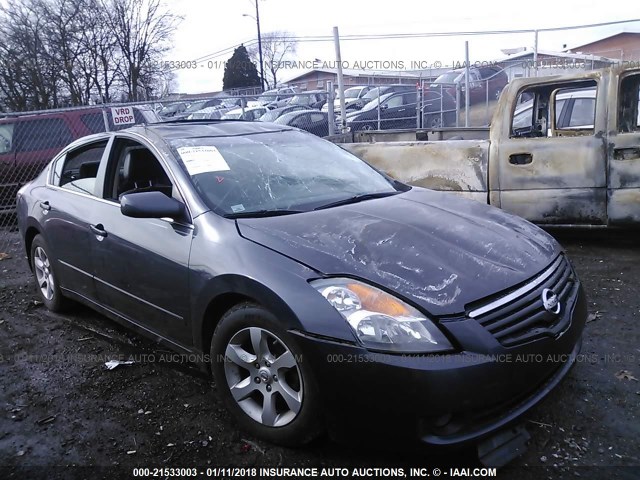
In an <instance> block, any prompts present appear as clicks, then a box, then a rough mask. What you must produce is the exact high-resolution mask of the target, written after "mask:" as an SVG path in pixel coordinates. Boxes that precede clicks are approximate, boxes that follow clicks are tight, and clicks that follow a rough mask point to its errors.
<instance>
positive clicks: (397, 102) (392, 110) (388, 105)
mask: <svg viewBox="0 0 640 480" xmlns="http://www.w3.org/2000/svg"><path fill="white" fill-rule="evenodd" d="M414 113H415V110H414ZM406 116H407V106H406V105H405V104H404V102H403V94H402V93H398V94H396V95H391V96H390V97H389V98H388V99H386V100H385V101H384V102H383V103H382V104H381V105H380V126H381V128H382V129H383V130H387V129H392V128H402V125H403V123H404V122H406Z"/></svg>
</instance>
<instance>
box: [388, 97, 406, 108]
mask: <svg viewBox="0 0 640 480" xmlns="http://www.w3.org/2000/svg"><path fill="white" fill-rule="evenodd" d="M384 104H385V105H386V106H387V107H388V108H396V107H401V106H402V95H396V96H394V97H391V98H389V99H388V100H387V101H386V102H384Z"/></svg>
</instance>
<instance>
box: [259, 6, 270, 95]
mask: <svg viewBox="0 0 640 480" xmlns="http://www.w3.org/2000/svg"><path fill="white" fill-rule="evenodd" d="M256 24H257V25H258V55H259V57H260V84H261V86H262V91H263V92H264V65H263V63H262V36H261V35H260V10H259V9H258V0H256ZM274 87H275V85H274Z"/></svg>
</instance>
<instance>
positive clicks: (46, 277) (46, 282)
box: [33, 247, 55, 300]
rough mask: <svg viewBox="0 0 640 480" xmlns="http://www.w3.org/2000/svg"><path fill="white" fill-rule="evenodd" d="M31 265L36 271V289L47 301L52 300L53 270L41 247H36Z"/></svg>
mask: <svg viewBox="0 0 640 480" xmlns="http://www.w3.org/2000/svg"><path fill="white" fill-rule="evenodd" d="M34 253H35V255H34V259H33V264H34V267H35V270H36V279H37V280H38V288H40V293H41V294H42V296H43V297H44V298H46V299H47V300H51V299H53V293H54V290H53V289H54V285H55V280H54V278H53V270H52V269H51V262H50V261H49V257H48V256H47V252H45V251H44V248H42V247H36V249H35V252H34Z"/></svg>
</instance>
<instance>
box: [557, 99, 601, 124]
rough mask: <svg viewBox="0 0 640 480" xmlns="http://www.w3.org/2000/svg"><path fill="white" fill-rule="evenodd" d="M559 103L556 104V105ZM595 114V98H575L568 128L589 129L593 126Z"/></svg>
mask: <svg viewBox="0 0 640 480" xmlns="http://www.w3.org/2000/svg"><path fill="white" fill-rule="evenodd" d="M558 103H559V102H556V104H558ZM595 113H596V99H595V98H576V99H575V100H574V101H573V109H572V110H571V118H570V119H569V127H591V126H593V123H594V119H595Z"/></svg>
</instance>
